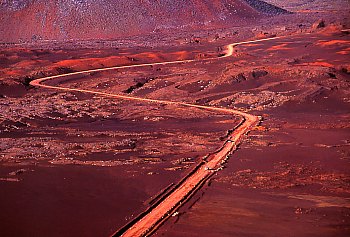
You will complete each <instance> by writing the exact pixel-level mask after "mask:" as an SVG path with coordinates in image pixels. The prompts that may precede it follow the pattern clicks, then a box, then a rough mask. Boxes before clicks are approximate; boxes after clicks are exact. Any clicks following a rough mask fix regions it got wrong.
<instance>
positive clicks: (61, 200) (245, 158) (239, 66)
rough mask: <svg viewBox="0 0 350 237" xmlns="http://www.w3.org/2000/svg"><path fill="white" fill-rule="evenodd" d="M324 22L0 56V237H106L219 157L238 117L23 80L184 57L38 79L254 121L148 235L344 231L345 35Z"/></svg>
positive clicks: (8, 51)
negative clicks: (220, 166)
mask: <svg viewBox="0 0 350 237" xmlns="http://www.w3.org/2000/svg"><path fill="white" fill-rule="evenodd" d="M279 19H280V20H279V21H280V22H283V19H282V18H279ZM294 20H295V19H294ZM296 21H297V20H295V21H294V22H296ZM326 23H327V24H326V27H323V28H317V27H316V28H308V29H307V30H305V29H304V28H303V27H301V29H302V30H300V29H299V30H294V29H293V30H291V31H289V30H288V29H282V28H281V27H280V28H278V27H277V26H276V28H274V30H271V31H269V32H264V30H263V31H262V32H253V33H252V32H250V33H247V34H240V35H238V36H237V35H235V36H233V35H232V32H231V33H230V34H227V35H226V36H225V37H222V35H219V38H218V39H217V40H213V36H212V35H210V36H207V38H205V37H204V36H203V35H205V34H204V33H203V34H202V36H201V37H199V43H197V42H195V41H192V40H188V41H187V40H185V39H183V38H181V37H180V38H179V37H177V38H173V39H174V40H173V41H171V46H166V45H164V44H163V43H159V44H157V43H154V44H152V47H153V48H151V47H147V45H144V46H143V47H142V48H137V47H131V46H133V43H130V44H128V43H126V46H123V47H120V48H115V47H113V48H111V47H108V46H106V45H102V46H101V45H100V44H96V45H93V44H92V45H89V43H88V42H86V44H87V46H86V48H84V47H80V48H79V47H78V48H77V49H76V50H75V51H72V50H71V49H72V48H74V47H75V46H76V43H72V45H73V46H72V45H69V44H68V45H66V46H65V45H63V44H57V45H55V46H50V45H48V44H43V46H42V47H40V46H38V45H23V44H22V45H16V46H14V47H10V46H6V47H4V48H3V49H1V54H0V57H1V60H0V63H1V65H0V66H1V68H0V77H1V78H2V79H1V82H0V83H1V84H0V95H1V96H0V97H1V98H0V111H2V112H1V117H0V119H1V123H0V141H1V143H0V144H1V145H0V164H1V166H0V189H1V190H2V194H1V198H0V209H1V212H0V222H1V224H0V233H3V235H4V236H77V235H83V236H108V235H110V234H112V233H113V232H114V231H115V230H117V229H118V228H120V227H122V226H123V225H125V224H126V223H127V222H129V221H130V220H131V219H133V217H135V216H136V215H138V214H139V213H140V212H142V211H143V210H145V209H146V208H147V207H148V206H149V205H150V204H151V203H152V200H153V198H155V197H156V196H157V194H159V193H160V192H161V191H162V190H164V189H165V188H166V187H168V186H169V184H171V183H176V182H177V181H178V180H180V179H181V177H184V176H185V175H186V174H187V173H188V172H189V170H190V169H191V168H193V167H194V166H195V165H196V164H197V163H198V162H200V161H201V160H202V158H203V157H204V156H205V155H207V154H208V153H210V152H213V151H215V150H216V149H217V148H219V147H220V146H221V145H222V142H223V141H224V140H225V139H226V136H227V133H228V131H229V130H230V129H232V128H233V127H235V126H236V125H237V124H238V123H239V121H240V117H238V116H231V115H223V114H218V113H215V111H206V110H202V109H195V108H192V109H188V108H185V107H181V106H180V107H179V106H175V105H162V104H150V103H144V102H137V101H134V102H132V101H123V100H115V99H111V98H106V97H99V96H96V95H89V94H85V93H79V92H73V91H71V92H68V91H56V90H48V89H42V88H33V87H31V86H29V82H30V81H31V80H33V79H34V78H39V77H43V76H46V75H51V74H62V73H67V72H73V71H79V70H87V69H93V68H101V67H109V66H116V65H133V64H142V63H151V62H160V61H174V60H185V59H193V58H196V59H199V60H198V61H196V62H192V63H185V64H174V65H167V66H165V65H163V66H162V65H157V66H149V67H145V68H129V69H118V70H115V71H105V72H95V73H90V74H86V75H77V76H74V77H69V78H65V79H62V78H61V79H57V80H52V81H50V82H48V84H50V85H58V86H63V87H69V88H78V89H85V90H94V91H99V92H105V93H112V94H122V95H127V96H134V97H142V98H149V99H157V100H171V101H180V102H186V103H191V104H199V105H206V106H215V107H223V108H231V109H241V110H244V111H247V112H248V113H252V114H255V115H262V116H263V118H264V121H263V122H262V124H261V125H260V126H257V127H255V128H254V130H253V131H252V132H251V133H250V134H249V136H248V137H247V139H246V140H245V141H244V142H243V143H242V145H241V146H240V149H239V150H238V151H237V152H236V153H234V155H233V156H232V157H231V159H230V160H229V162H228V163H227V164H226V166H227V168H226V169H224V170H223V171H221V172H219V173H217V175H215V176H214V177H213V178H212V179H211V180H210V181H209V182H208V183H207V184H206V185H204V189H202V191H200V192H198V193H197V194H196V195H195V196H194V197H193V198H192V199H191V200H190V201H189V202H187V204H186V205H185V206H183V207H182V208H180V209H179V210H178V213H176V214H175V215H174V217H171V218H170V219H169V220H168V221H167V222H166V223H165V224H164V225H162V226H161V227H160V228H159V229H158V231H157V232H156V233H155V236H157V235H159V236H162V235H165V236H235V235H236V236H346V235H347V234H349V225H350V218H349V216H350V211H349V210H350V209H349V198H350V195H349V180H350V177H349V153H350V150H349V110H350V106H349V98H350V97H349V93H350V91H349V69H350V68H349V50H348V49H349V42H350V38H349V34H348V31H346V30H345V29H346V27H343V26H341V24H333V25H329V24H328V22H327V21H326ZM342 24H343V25H346V24H348V23H347V22H342ZM298 27H299V26H298ZM220 33H221V32H220ZM265 33H266V34H265ZM275 33H277V35H278V36H287V37H283V38H280V39H276V40H274V41H263V42H258V43H250V44H245V45H240V46H237V47H235V48H234V56H233V57H229V58H222V59H220V60H206V61H201V60H200V59H206V58H211V57H217V56H220V54H221V53H222V51H223V50H224V48H223V47H222V46H224V45H227V44H230V43H233V42H237V41H241V39H253V38H252V37H251V36H253V35H255V37H256V38H258V37H267V36H271V35H274V34H275ZM305 33H310V34H305ZM167 37H169V36H167ZM192 39H194V38H192ZM128 46H130V48H129V47H128Z"/></svg>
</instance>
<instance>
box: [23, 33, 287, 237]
mask: <svg viewBox="0 0 350 237" xmlns="http://www.w3.org/2000/svg"><path fill="white" fill-rule="evenodd" d="M278 38H280V37H273V38H267V39H259V40H251V41H243V42H238V43H233V44H229V45H227V46H226V51H225V55H224V56H222V57H219V58H208V59H198V60H196V59H189V60H179V61H168V62H156V63H146V64H137V65H128V66H116V67H107V68H99V69H92V70H85V71H79V72H72V73H66V74H61V75H55V76H48V77H44V78H39V79H36V80H33V81H31V82H30V85H32V86H35V87H42V88H47V89H54V90H62V91H73V92H82V93H89V94H94V95H98V96H103V97H109V98H116V99H123V100H133V101H141V102H147V103H157V104H168V105H176V106H185V107H191V108H198V109H205V110H210V111H215V112H217V113H224V114H234V115H239V116H241V117H243V118H244V119H243V121H242V123H241V124H240V125H239V126H238V127H236V128H235V130H234V131H233V132H232V133H231V134H230V135H229V136H228V138H227V140H226V141H225V142H224V144H223V145H222V147H221V148H220V149H219V150H218V151H216V152H215V153H213V154H211V155H209V156H208V157H207V158H206V159H205V161H204V162H202V163H201V164H200V165H199V166H198V167H197V169H196V170H194V171H193V172H191V173H189V174H188V175H187V176H186V177H185V178H184V179H183V180H181V182H180V183H178V184H177V185H176V186H175V188H174V189H173V190H171V191H170V192H169V193H167V194H166V195H165V197H163V198H162V199H161V200H160V201H159V202H157V203H156V205H154V206H152V207H151V208H149V209H148V210H147V212H146V213H144V215H141V216H139V218H138V219H136V220H134V222H133V223H132V225H130V226H128V228H127V229H125V230H122V231H121V230H120V231H117V232H115V233H114V234H113V236H123V237H137V236H147V235H149V234H150V233H152V231H154V230H155V229H156V228H157V227H158V226H159V225H160V224H161V223H163V222H164V221H165V220H166V219H167V218H168V217H169V216H170V215H171V214H172V213H173V212H174V211H175V210H176V209H177V208H179V207H180V206H181V205H182V204H183V203H184V202H185V201H186V200H187V199H188V198H190V197H191V195H193V194H194V192H195V191H197V190H198V189H199V188H200V187H201V185H202V184H203V183H204V182H205V181H206V180H207V179H208V178H210V177H211V175H213V173H214V172H217V171H218V170H220V169H221V168H222V165H221V164H222V163H224V162H225V161H226V159H227V157H228V156H229V155H230V153H231V152H232V151H233V150H235V149H236V146H237V144H238V143H239V142H240V140H241V138H242V136H243V135H244V134H246V133H247V132H248V131H249V130H250V129H251V128H252V127H253V126H255V125H256V124H257V123H258V121H259V118H258V117H256V116H254V115H251V114H248V113H245V112H242V111H238V110H234V109H226V108H218V107H211V106H205V105H197V104H190V103H184V102H176V101H166V100H156V99H147V98H139V97H132V96H126V95H119V94H112V93H104V92H99V91H93V90H84V89H75V88H67V87H61V86H52V85H46V84H44V82H46V81H49V80H52V79H57V78H63V77H68V76H73V75H80V74H86V73H92V72H101V71H109V70H116V69H128V68H137V67H146V66H154V65H169V64H179V63H190V62H196V61H207V60H214V59H222V58H227V57H230V56H232V55H233V52H234V47H235V46H237V45H242V44H248V43H256V42H261V41H268V40H274V39H278Z"/></svg>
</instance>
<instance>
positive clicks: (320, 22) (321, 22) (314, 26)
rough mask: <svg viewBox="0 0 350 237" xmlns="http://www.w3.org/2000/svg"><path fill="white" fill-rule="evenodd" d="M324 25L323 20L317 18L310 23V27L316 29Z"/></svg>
mask: <svg viewBox="0 0 350 237" xmlns="http://www.w3.org/2000/svg"><path fill="white" fill-rule="evenodd" d="M324 27H326V23H325V21H324V20H319V21H316V22H315V23H314V24H313V25H312V29H314V30H316V29H320V28H324Z"/></svg>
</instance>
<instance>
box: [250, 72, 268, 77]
mask: <svg viewBox="0 0 350 237" xmlns="http://www.w3.org/2000/svg"><path fill="white" fill-rule="evenodd" d="M267 74H268V72H267V71H265V70H256V71H253V72H252V76H253V77H254V79H258V78H259V77H264V76H266V75H267Z"/></svg>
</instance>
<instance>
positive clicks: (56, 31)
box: [0, 0, 284, 42]
mask: <svg viewBox="0 0 350 237" xmlns="http://www.w3.org/2000/svg"><path fill="white" fill-rule="evenodd" d="M261 4H263V3H262V2H261V1H257V0H253V1H244V0H215V1H214V0H176V1H173V0H162V1H159V0H121V1H120V0H118V1H117V0H50V1H47V0H4V1H0V32H1V34H0V41H3V42H18V41H19V40H36V39H57V40H64V39H110V38H117V37H123V36H131V35H136V34H144V33H151V32H157V31H170V30H174V29H177V30H178V29H186V30H191V29H197V28H204V29H205V28H212V27H222V26H224V25H226V24H235V25H240V24H244V23H246V22H247V21H251V20H254V19H258V18H260V17H262V16H264V15H266V14H271V13H272V14H279V13H284V10H282V9H280V8H276V7H274V6H272V5H268V6H266V5H264V4H263V7H261ZM269 6H270V8H271V11H269Z"/></svg>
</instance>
